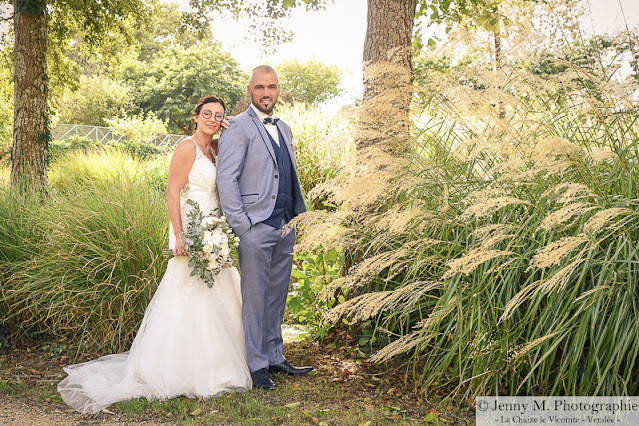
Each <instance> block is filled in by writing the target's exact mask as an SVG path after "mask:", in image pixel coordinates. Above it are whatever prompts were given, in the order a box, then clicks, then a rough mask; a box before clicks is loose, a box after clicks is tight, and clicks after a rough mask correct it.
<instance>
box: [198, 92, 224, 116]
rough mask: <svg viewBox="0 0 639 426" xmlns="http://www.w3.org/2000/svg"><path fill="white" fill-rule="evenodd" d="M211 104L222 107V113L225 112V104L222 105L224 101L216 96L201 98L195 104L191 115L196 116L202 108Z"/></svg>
mask: <svg viewBox="0 0 639 426" xmlns="http://www.w3.org/2000/svg"><path fill="white" fill-rule="evenodd" d="M211 102H215V103H218V104H221V105H222V108H224V111H225V112H226V104H225V103H224V99H222V98H220V97H217V96H202V97H201V98H200V100H199V101H197V104H196V105H195V109H194V110H193V115H198V114H199V113H200V111H202V107H203V106H204V105H206V104H209V103H211Z"/></svg>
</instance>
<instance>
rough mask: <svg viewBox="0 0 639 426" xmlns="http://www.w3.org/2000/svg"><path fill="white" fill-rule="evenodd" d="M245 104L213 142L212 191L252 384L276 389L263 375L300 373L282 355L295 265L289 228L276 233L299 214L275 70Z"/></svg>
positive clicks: (255, 82) (260, 73) (260, 76)
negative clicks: (220, 213) (226, 233)
mask: <svg viewBox="0 0 639 426" xmlns="http://www.w3.org/2000/svg"><path fill="white" fill-rule="evenodd" d="M248 95H249V97H250V98H251V105H250V106H249V108H248V109H247V110H246V111H245V112H244V113H242V114H239V115H238V116H236V117H234V118H233V120H231V124H230V126H229V127H228V129H226V130H224V132H223V133H222V136H221V137H220V140H219V146H218V161H217V187H218V191H219V193H220V202H221V204H222V210H224V213H225V214H226V218H227V220H228V223H229V225H231V227H232V228H233V232H235V235H237V236H238V237H239V238H240V245H239V247H238V250H237V252H238V257H239V263H240V272H241V273H242V278H241V285H242V320H243V322H244V337H245V341H246V355H247V358H248V366H249V369H250V370H251V377H252V379H253V385H254V387H256V388H259V389H275V383H274V382H273V381H272V380H271V378H270V376H269V372H282V373H286V374H289V375H294V376H297V375H301V374H306V373H308V372H309V371H311V370H312V368H311V367H300V368H296V367H293V366H291V365H290V364H289V363H288V362H287V361H286V359H285V358H284V355H283V340H282V319H283V317H284V307H285V306H286V296H287V294H288V286H289V282H290V279H291V268H292V266H293V246H294V245H295V230H292V231H290V232H288V233H283V232H282V227H283V226H284V225H285V224H286V223H287V222H288V221H290V220H291V219H293V218H294V217H295V216H297V215H298V214H300V213H303V212H304V211H305V210H306V209H305V207H304V199H303V198H302V192H301V190H300V184H299V180H298V179H297V166H296V164H295V156H294V154H293V147H292V145H291V142H292V140H293V134H292V132H291V128H290V127H289V126H288V125H287V124H286V123H284V122H283V121H281V120H280V119H278V118H274V117H273V107H274V106H275V104H276V103H277V98H278V96H279V95H280V84H279V80H278V78H277V73H276V72H275V70H274V69H273V68H271V67H269V66H268V65H261V66H259V67H257V68H255V69H254V70H253V72H252V73H251V77H250V79H249V84H248Z"/></svg>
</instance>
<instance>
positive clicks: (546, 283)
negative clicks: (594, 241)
mask: <svg viewBox="0 0 639 426" xmlns="http://www.w3.org/2000/svg"><path fill="white" fill-rule="evenodd" d="M585 261H586V259H584V258H583V252H580V253H579V254H578V255H577V257H576V258H575V260H573V261H572V262H570V263H569V264H568V265H566V266H564V267H563V268H561V269H560V270H558V271H557V272H555V273H554V274H553V275H552V276H550V277H549V278H547V279H546V280H540V281H541V283H540V285H539V291H540V292H542V293H549V292H551V291H555V290H563V289H564V288H565V287H566V284H568V281H569V279H570V277H571V276H572V274H573V273H574V272H575V271H576V270H577V267H578V266H579V265H580V264H582V263H583V262H585Z"/></svg>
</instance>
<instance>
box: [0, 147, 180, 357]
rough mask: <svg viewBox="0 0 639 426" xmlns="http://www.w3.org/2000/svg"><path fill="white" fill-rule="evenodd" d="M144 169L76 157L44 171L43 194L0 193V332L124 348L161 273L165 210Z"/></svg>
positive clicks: (115, 157) (117, 159)
mask: <svg viewBox="0 0 639 426" xmlns="http://www.w3.org/2000/svg"><path fill="white" fill-rule="evenodd" d="M149 167H150V166H149V165H148V164H144V163H140V162H139V161H138V160H134V159H131V158H129V157H127V156H125V155H123V154H120V153H103V154H96V153H87V154H83V153H76V154H74V155H71V156H69V157H66V158H64V159H62V160H60V161H59V162H56V163H54V164H53V165H52V170H51V173H50V179H51V190H50V193H49V195H48V196H45V197H42V195H41V194H40V195H39V196H30V195H29V194H25V195H24V200H22V201H20V198H19V197H18V198H17V197H16V195H15V193H13V192H10V191H9V190H8V189H7V188H2V189H0V198H1V199H3V200H11V202H10V203H4V202H3V203H2V206H1V207H0V216H1V217H2V218H3V221H2V222H0V262H1V265H0V266H1V267H0V270H2V271H3V272H2V275H1V276H0V280H1V281H0V283H1V285H2V303H3V305H2V306H3V310H4V311H3V312H2V314H3V322H4V323H5V325H9V326H10V328H11V329H13V330H14V331H16V332H18V331H20V330H22V331H34V330H36V331H46V332H48V333H50V334H52V335H53V336H62V335H74V337H75V339H76V340H77V341H79V342H80V343H88V344H97V345H99V346H102V347H103V348H104V349H105V350H111V351H119V350H123V349H125V348H126V347H127V346H128V344H129V343H130V342H131V340H132V339H133V337H134V333H135V331H136V330H137V328H138V325H139V323H140V321H141V319H142V315H143V313H144V309H145V308H146V306H147V305H148V303H149V301H150V299H151V297H152V295H153V293H154V291H155V289H156V287H157V285H158V284H159V281H160V279H161V278H162V275H163V273H164V270H165V268H166V261H165V260H164V259H163V258H162V256H161V252H162V249H164V248H166V245H167V241H168V215H167V212H166V203H165V200H164V194H163V192H161V191H159V190H158V188H157V186H155V185H153V184H150V183H151V182H153V179H151V180H149V176H148V170H149ZM165 172H166V170H165ZM5 218H6V220H4V219H5ZM16 247H17V248H16Z"/></svg>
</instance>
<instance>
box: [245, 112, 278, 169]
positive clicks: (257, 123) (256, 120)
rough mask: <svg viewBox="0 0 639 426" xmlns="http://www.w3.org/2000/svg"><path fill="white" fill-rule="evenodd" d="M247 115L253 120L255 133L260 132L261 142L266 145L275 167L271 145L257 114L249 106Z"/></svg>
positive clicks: (275, 160)
mask: <svg viewBox="0 0 639 426" xmlns="http://www.w3.org/2000/svg"><path fill="white" fill-rule="evenodd" d="M247 113H248V115H250V116H251V118H252V119H253V124H255V127H257V131H258V132H260V136H262V140H263V141H264V144H265V145H266V149H268V152H269V153H270V154H271V158H273V161H274V162H275V165H277V159H276V158H275V151H274V150H273V145H271V141H270V140H269V138H268V135H267V134H266V128H264V125H263V124H262V122H261V121H260V119H259V118H258V116H257V114H255V111H253V108H251V107H250V106H249V109H248V110H247Z"/></svg>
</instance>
